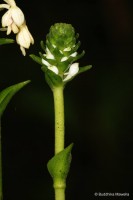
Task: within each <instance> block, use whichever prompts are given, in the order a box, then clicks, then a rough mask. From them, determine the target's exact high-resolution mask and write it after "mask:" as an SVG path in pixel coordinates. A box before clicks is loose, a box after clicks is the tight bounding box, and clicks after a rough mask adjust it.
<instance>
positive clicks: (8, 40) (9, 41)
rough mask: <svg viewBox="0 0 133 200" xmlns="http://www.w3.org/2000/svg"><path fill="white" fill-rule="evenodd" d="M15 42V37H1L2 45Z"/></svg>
mask: <svg viewBox="0 0 133 200" xmlns="http://www.w3.org/2000/svg"><path fill="white" fill-rule="evenodd" d="M13 42H14V40H13V39H8V38H0V45H3V44H10V43H13Z"/></svg>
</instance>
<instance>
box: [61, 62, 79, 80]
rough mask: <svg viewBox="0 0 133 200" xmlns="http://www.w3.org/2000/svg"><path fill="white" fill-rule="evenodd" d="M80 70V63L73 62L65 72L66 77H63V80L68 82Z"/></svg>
mask: <svg viewBox="0 0 133 200" xmlns="http://www.w3.org/2000/svg"><path fill="white" fill-rule="evenodd" d="M78 71H79V63H73V64H72V65H70V67H69V70H68V72H66V73H64V75H66V77H65V78H64V79H63V82H66V81H68V80H70V79H71V78H73V77H74V76H75V75H76V74H77V73H78Z"/></svg>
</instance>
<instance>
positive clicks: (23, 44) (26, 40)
mask: <svg viewBox="0 0 133 200" xmlns="http://www.w3.org/2000/svg"><path fill="white" fill-rule="evenodd" d="M16 41H17V43H18V44H19V45H20V49H21V51H22V54H23V55H24V56H25V55H26V52H25V48H26V49H29V47H30V44H34V39H33V37H32V35H31V34H30V32H29V30H28V27H27V26H26V24H25V23H24V24H23V25H22V26H20V30H19V32H18V34H17V36H16Z"/></svg>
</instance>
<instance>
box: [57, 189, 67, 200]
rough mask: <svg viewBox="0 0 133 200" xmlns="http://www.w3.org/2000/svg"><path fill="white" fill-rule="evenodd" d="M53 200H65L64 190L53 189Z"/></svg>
mask: <svg viewBox="0 0 133 200" xmlns="http://www.w3.org/2000/svg"><path fill="white" fill-rule="evenodd" d="M55 199H56V200H65V190H64V189H63V188H56V189H55Z"/></svg>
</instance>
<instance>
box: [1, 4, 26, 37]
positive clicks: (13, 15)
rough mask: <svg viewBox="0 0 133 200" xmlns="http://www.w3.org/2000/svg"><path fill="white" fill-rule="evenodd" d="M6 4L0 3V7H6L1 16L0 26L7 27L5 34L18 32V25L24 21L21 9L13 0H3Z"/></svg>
mask: <svg viewBox="0 0 133 200" xmlns="http://www.w3.org/2000/svg"><path fill="white" fill-rule="evenodd" d="M4 1H5V2H6V3H7V4H0V8H6V9H8V11H7V12H6V13H5V14H4V15H3V16H2V20H1V22H2V27H3V28H7V35H9V34H10V33H11V31H13V33H15V34H16V33H18V32H19V27H20V26H21V25H22V24H23V23H24V21H25V18H24V14H23V12H22V10H21V9H20V8H19V7H18V6H16V3H15V1H14V0H4Z"/></svg>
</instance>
